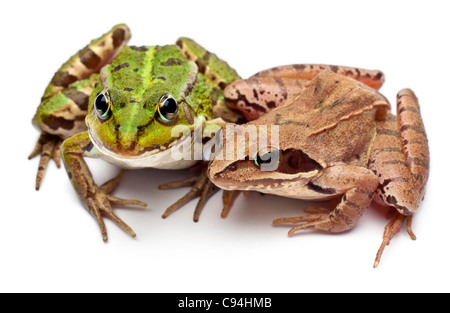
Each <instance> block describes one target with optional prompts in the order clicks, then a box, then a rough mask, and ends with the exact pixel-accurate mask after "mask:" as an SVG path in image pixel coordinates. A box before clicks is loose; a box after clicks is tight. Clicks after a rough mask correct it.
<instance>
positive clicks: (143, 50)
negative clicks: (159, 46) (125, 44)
mask: <svg viewBox="0 0 450 313" xmlns="http://www.w3.org/2000/svg"><path fill="white" fill-rule="evenodd" d="M130 49H132V50H134V51H138V52H146V51H148V48H147V47H146V46H141V47H136V46H130Z"/></svg>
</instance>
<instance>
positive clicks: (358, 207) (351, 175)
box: [273, 165, 378, 236]
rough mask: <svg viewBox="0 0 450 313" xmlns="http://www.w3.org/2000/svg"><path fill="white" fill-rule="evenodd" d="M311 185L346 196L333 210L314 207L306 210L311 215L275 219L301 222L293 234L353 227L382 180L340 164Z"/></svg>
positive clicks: (277, 220) (292, 230)
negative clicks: (304, 231) (308, 230)
mask: <svg viewBox="0 0 450 313" xmlns="http://www.w3.org/2000/svg"><path fill="white" fill-rule="evenodd" d="M307 187H308V188H309V189H311V190H314V191H315V192H317V193H321V194H323V195H324V196H338V195H342V194H343V196H342V198H341V201H340V202H339V203H338V205H337V206H336V207H335V208H334V209H333V210H331V211H329V210H327V209H324V208H316V207H310V208H308V209H307V210H306V212H307V213H309V214H308V215H305V216H300V217H288V218H279V219H276V220H274V221H273V224H274V225H279V224H299V225H296V226H294V227H292V228H291V230H290V231H289V235H290V236H292V235H294V234H295V233H296V232H298V231H300V230H304V229H309V228H312V229H314V230H319V231H325V232H331V233H337V232H343V231H346V230H349V229H351V228H353V227H354V226H355V225H356V223H357V221H358V220H359V218H360V217H361V216H362V214H363V213H364V212H365V210H366V208H367V207H368V206H369V204H370V202H371V201H372V197H373V195H374V194H375V191H376V189H377V187H378V179H377V177H376V176H375V175H374V174H373V173H372V172H371V171H369V170H368V169H367V168H364V167H358V166H345V165H337V166H332V167H330V168H327V169H325V170H324V172H323V174H322V175H321V176H320V177H318V178H316V179H314V180H313V181H311V182H309V183H308V185H307Z"/></svg>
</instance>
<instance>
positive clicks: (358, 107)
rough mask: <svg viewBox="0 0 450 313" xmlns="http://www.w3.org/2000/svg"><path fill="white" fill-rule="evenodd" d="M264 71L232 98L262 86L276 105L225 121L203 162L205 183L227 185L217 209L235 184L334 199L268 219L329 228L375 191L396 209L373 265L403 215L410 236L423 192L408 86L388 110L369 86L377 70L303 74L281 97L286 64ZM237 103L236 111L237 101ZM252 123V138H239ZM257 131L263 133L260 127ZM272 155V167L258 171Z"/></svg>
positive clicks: (357, 211) (338, 227)
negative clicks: (247, 118) (329, 204)
mask: <svg viewBox="0 0 450 313" xmlns="http://www.w3.org/2000/svg"><path fill="white" fill-rule="evenodd" d="M285 68H287V67H285ZM267 72H270V73H271V74H270V76H271V77H269V78H270V79H269V80H272V81H274V82H275V83H273V84H272V85H270V84H268V85H264V84H261V83H260V85H259V89H257V90H256V89H252V88H250V89H248V90H246V93H245V92H244V91H239V92H240V95H241V98H242V99H244V97H246V99H249V98H250V97H254V98H256V95H257V94H258V93H259V95H258V96H259V100H260V101H261V98H262V97H261V96H262V94H261V93H260V92H261V91H262V90H265V92H266V94H267V92H268V91H270V90H271V91H272V95H274V94H276V93H278V94H280V95H281V98H283V101H282V103H280V106H278V107H276V108H275V109H272V110H271V111H270V112H269V113H267V114H264V115H262V116H261V117H260V118H258V119H256V120H254V121H251V122H249V123H247V124H245V125H240V126H234V127H232V128H230V129H231V130H232V131H230V129H228V128H227V127H225V128H224V129H223V131H222V135H221V138H222V146H223V149H222V151H221V152H219V154H218V155H217V156H216V157H215V159H214V160H213V161H212V162H211V164H210V166H209V170H208V176H209V178H210V179H211V181H212V182H213V183H214V184H216V185H217V186H218V187H220V188H222V189H225V190H228V192H225V193H224V204H225V207H224V212H223V216H226V215H227V214H228V211H229V209H230V207H231V205H232V203H233V201H234V199H235V197H236V195H237V194H238V193H239V191H258V192H261V193H269V194H275V195H280V196H285V197H291V198H298V199H306V200H327V199H338V200H337V201H338V204H337V206H336V207H335V208H334V209H333V210H331V211H330V210H328V209H325V208H318V207H309V208H307V209H305V211H306V212H307V213H308V215H305V216H300V217H290V218H280V219H276V220H275V221H273V223H274V224H276V225H277V224H297V225H295V226H294V227H293V228H292V229H291V230H290V231H289V235H293V234H294V233H295V232H297V231H300V230H304V229H308V228H311V229H314V230H318V231H325V232H333V233H335V232H343V231H347V230H349V229H351V228H353V227H354V226H355V225H356V223H357V221H358V219H359V218H360V217H361V215H362V214H363V213H364V212H365V210H366V208H367V207H368V206H369V205H370V203H371V201H372V200H373V199H374V198H375V197H376V198H378V199H379V200H381V201H382V202H383V203H385V204H387V205H389V206H391V207H393V208H395V209H396V214H395V216H394V217H393V218H392V220H391V221H390V222H389V223H388V225H387V226H386V228H385V232H384V235H383V242H382V245H381V247H380V249H379V251H378V253H377V256H376V259H375V263H374V267H376V266H377V265H378V263H379V261H380V258H381V254H382V252H383V250H384V247H385V246H386V245H387V244H388V243H389V241H390V240H391V238H392V237H393V236H394V235H395V233H397V232H398V231H399V230H400V228H401V227H402V224H403V223H404V221H405V220H406V221H407V230H408V232H409V234H410V235H411V237H412V238H413V239H415V236H414V234H413V233H412V231H411V220H412V216H413V213H414V212H416V211H417V209H418V207H419V204H420V202H421V200H422V199H423V197H424V193H425V185H426V182H427V178H428V169H429V152H428V142H427V137H426V133H425V129H424V125H423V122H422V119H421V115H420V109H419V104H418V101H417V98H416V96H415V94H414V93H413V92H412V91H411V90H409V89H404V90H402V91H400V92H399V93H398V95H397V116H394V115H392V114H391V113H390V112H389V109H390V105H389V102H388V100H387V99H386V98H385V97H384V96H383V95H381V94H380V93H379V92H377V91H376V90H375V89H374V88H372V87H375V88H379V87H381V84H382V80H383V76H382V74H376V73H377V72H370V75H367V76H366V75H364V76H366V77H367V78H368V79H367V80H366V81H363V82H358V81H356V80H355V79H354V78H355V76H356V75H358V74H360V73H361V71H359V73H358V71H356V70H354V71H353V74H351V73H350V72H348V73H347V74H348V75H347V77H346V76H344V75H341V74H342V73H341V74H340V73H336V72H338V71H337V70H335V71H329V70H327V68H325V69H324V70H323V71H318V72H316V73H313V74H311V76H310V77H309V78H312V79H311V80H307V79H306V80H304V81H301V82H300V83H299V86H300V89H301V91H300V93H297V94H295V88H293V89H292V90H294V92H289V91H288V92H286V93H288V94H291V95H292V97H289V95H286V94H283V90H285V91H286V89H288V88H286V83H285V81H286V71H284V72H283V71H280V72H279V73H281V72H283V75H279V76H277V74H276V73H277V71H276V70H270V71H266V73H267ZM287 72H289V71H287ZM291 72H293V74H292V75H291V76H293V77H294V80H295V77H298V70H295V69H294V68H293V67H292V66H291ZM379 73H381V72H379ZM343 74H345V73H343ZM296 75H297V76H296ZM348 76H350V77H348ZM361 76H363V75H359V77H361ZM369 76H370V77H369ZM352 77H353V78H352ZM282 80H283V81H282ZM287 80H289V78H287ZM277 81H278V82H277ZM250 83H251V84H254V86H256V85H258V83H256V82H255V81H251V82H250ZM372 83H377V84H375V85H374V84H372ZM239 84H244V85H245V84H246V85H248V84H249V82H248V81H247V82H245V81H244V82H242V81H241V82H239V83H235V84H233V85H230V86H229V87H228V96H230V94H232V93H233V92H235V91H236V90H239ZM290 84H291V85H294V84H297V83H296V82H294V81H291V82H290ZM369 85H371V86H372V87H369ZM270 86H272V87H273V88H272V87H270ZM230 88H232V89H233V90H232V91H230ZM225 95H227V91H226V92H225ZM242 95H244V96H242ZM262 101H264V100H262ZM241 107H242V108H243V109H244V110H243V111H245V105H242V106H241ZM269 125H271V126H273V125H277V126H278V128H277V131H278V133H279V136H278V137H277V142H276V143H272V141H273V138H272V135H271V133H272V132H273V128H271V127H267V126H269ZM230 126H231V125H230ZM255 126H256V128H257V129H258V132H257V136H251V135H249V134H250V132H249V130H250V128H253V129H254V128H255ZM260 126H266V127H262V128H261V127H260ZM261 129H262V130H265V129H267V130H268V131H267V133H266V134H262V131H261ZM262 135H264V136H265V138H267V144H266V145H265V146H261V145H258V144H259V141H260V137H261V136H262ZM244 143H245V144H244ZM239 147H241V148H242V149H241V153H238V151H239V149H238V148H239ZM274 160H275V161H276V164H277V166H276V167H275V168H272V169H269V170H263V167H264V165H266V164H269V163H273V162H274Z"/></svg>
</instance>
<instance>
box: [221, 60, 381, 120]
mask: <svg viewBox="0 0 450 313" xmlns="http://www.w3.org/2000/svg"><path fill="white" fill-rule="evenodd" d="M325 71H331V72H334V73H336V74H339V75H343V76H347V77H351V78H353V79H355V80H358V81H360V82H362V83H364V84H366V85H368V86H369V87H372V88H374V89H377V90H378V89H379V88H381V86H382V85H383V82H384V74H383V73H382V72H381V71H378V70H366V69H359V68H353V67H347V66H336V65H325V64H294V65H285V66H279V67H274V68H271V69H267V70H264V71H261V72H259V73H257V74H255V75H253V76H251V77H250V78H248V79H245V80H236V81H234V82H233V83H231V84H230V85H229V86H227V88H225V90H224V96H225V101H226V104H227V106H228V107H230V108H232V109H235V110H239V111H241V112H242V114H244V116H245V118H246V119H247V120H248V121H253V120H255V119H257V118H259V117H260V116H262V115H264V114H265V113H267V112H269V111H271V110H273V109H274V108H276V107H279V106H281V105H283V104H284V103H285V102H286V101H288V100H289V99H292V98H293V97H295V96H296V95H298V94H300V92H301V91H302V90H303V88H304V87H305V85H306V83H307V82H308V81H310V80H312V79H313V78H314V77H316V76H317V75H318V74H319V73H322V72H325Z"/></svg>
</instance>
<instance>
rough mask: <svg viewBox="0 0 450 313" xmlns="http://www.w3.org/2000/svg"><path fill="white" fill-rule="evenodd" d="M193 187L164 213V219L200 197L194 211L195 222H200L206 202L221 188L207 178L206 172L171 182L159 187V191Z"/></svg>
mask: <svg viewBox="0 0 450 313" xmlns="http://www.w3.org/2000/svg"><path fill="white" fill-rule="evenodd" d="M189 186H191V187H192V188H191V190H190V191H189V192H188V193H187V194H186V195H184V196H183V197H182V198H181V199H179V200H178V201H176V202H175V203H174V204H172V205H171V206H169V207H168V208H167V209H166V211H165V212H164V213H163V215H162V218H166V217H168V216H169V215H170V214H172V213H173V212H175V211H176V210H178V209H179V208H181V207H182V206H184V205H185V204H186V203H188V202H189V201H191V200H193V199H195V198H197V197H200V199H199V201H198V203H197V206H196V207H195V211H194V222H198V220H199V218H200V214H201V212H202V211H203V208H204V207H205V204H206V202H207V201H208V199H209V198H211V196H212V195H213V194H215V193H216V192H217V191H218V190H219V188H218V187H216V186H215V185H214V184H213V183H212V182H211V181H210V180H209V179H208V177H207V176H206V171H205V170H202V171H201V173H200V174H199V175H198V176H194V177H190V178H187V179H183V180H180V181H176V182H171V183H167V184H163V185H160V186H159V189H162V190H165V189H173V188H180V187H189Z"/></svg>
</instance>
